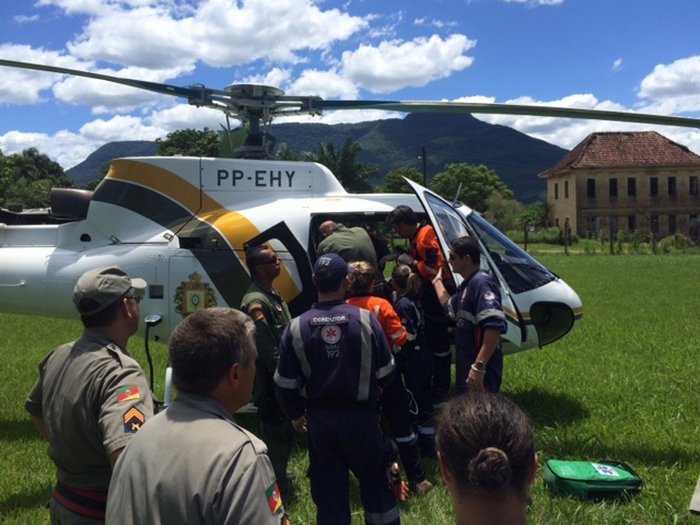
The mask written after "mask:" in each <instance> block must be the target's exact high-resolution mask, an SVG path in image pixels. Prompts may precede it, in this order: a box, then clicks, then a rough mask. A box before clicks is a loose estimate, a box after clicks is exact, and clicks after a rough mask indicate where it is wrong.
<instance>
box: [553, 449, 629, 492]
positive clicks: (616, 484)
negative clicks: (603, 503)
mask: <svg viewBox="0 0 700 525" xmlns="http://www.w3.org/2000/svg"><path fill="white" fill-rule="evenodd" d="M544 482H545V484H547V485H548V486H549V487H550V489H552V490H553V491H554V492H555V493H557V494H571V495H573V496H576V497H579V498H581V499H602V498H615V497H620V496H632V495H635V494H637V493H638V492H639V491H640V490H642V480H641V478H640V477H639V476H638V475H637V473H636V472H635V471H634V470H633V469H632V467H630V466H629V465H627V464H626V463H622V462H619V461H596V462H591V461H564V460H559V459H550V460H547V462H545V464H544Z"/></svg>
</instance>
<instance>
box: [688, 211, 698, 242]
mask: <svg viewBox="0 0 700 525" xmlns="http://www.w3.org/2000/svg"><path fill="white" fill-rule="evenodd" d="M698 224H699V223H698V216H697V214H694V215H691V216H690V217H688V235H690V238H691V239H693V240H694V241H695V242H700V228H698Z"/></svg>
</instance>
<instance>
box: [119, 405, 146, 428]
mask: <svg viewBox="0 0 700 525" xmlns="http://www.w3.org/2000/svg"><path fill="white" fill-rule="evenodd" d="M123 418H124V432H125V433H127V434H135V433H136V432H138V430H139V429H140V428H141V425H143V424H144V423H145V422H146V416H144V415H143V412H141V411H140V410H139V409H138V408H136V407H131V408H130V409H129V410H127V411H126V412H124V416H123Z"/></svg>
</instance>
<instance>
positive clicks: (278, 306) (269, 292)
mask: <svg viewBox="0 0 700 525" xmlns="http://www.w3.org/2000/svg"><path fill="white" fill-rule="evenodd" d="M245 257H246V264H247V265H248V270H249V271H250V276H251V278H252V279H253V282H252V283H251V285H250V287H249V288H248V291H247V292H246V294H245V295H244V296H243V299H242V301H241V310H243V311H244V312H245V313H247V314H248V315H249V316H250V317H251V318H252V319H253V321H254V322H255V342H256V345H257V349H258V359H257V362H256V365H257V369H256V373H255V387H254V390H253V400H254V403H255V406H256V407H257V409H258V421H259V424H260V438H261V439H262V440H263V441H264V442H265V444H266V445H267V448H268V456H269V458H270V461H271V462H272V467H273V468H274V470H275V477H276V478H277V483H278V485H279V488H280V492H281V493H282V498H283V500H284V499H287V498H288V496H289V480H288V479H287V463H288V462H289V456H290V454H291V451H292V445H293V440H294V429H293V428H292V425H291V422H290V421H289V420H288V419H287V418H286V417H285V415H284V413H283V412H282V409H281V408H280V406H279V404H278V403H277V400H276V399H275V393H274V387H273V385H274V382H273V376H274V374H275V369H276V368H277V360H278V358H279V341H280V337H281V336H282V332H283V331H284V328H285V327H286V326H287V323H288V322H289V320H290V319H291V316H290V315H289V309H288V308H287V303H285V302H284V300H283V299H282V297H281V296H280V294H279V292H278V291H277V290H275V289H274V288H273V287H272V283H273V281H274V280H275V279H276V278H277V276H278V275H279V274H280V269H281V267H280V259H279V257H278V256H277V254H276V253H275V252H274V250H272V249H271V248H269V247H268V246H253V247H251V248H249V249H248V250H246V255H245Z"/></svg>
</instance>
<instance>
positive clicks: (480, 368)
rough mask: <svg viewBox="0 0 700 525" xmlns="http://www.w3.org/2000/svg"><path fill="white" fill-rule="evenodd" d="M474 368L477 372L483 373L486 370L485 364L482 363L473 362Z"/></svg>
mask: <svg viewBox="0 0 700 525" xmlns="http://www.w3.org/2000/svg"><path fill="white" fill-rule="evenodd" d="M474 368H475V369H476V370H477V371H479V372H483V371H485V370H486V363H484V362H483V361H474Z"/></svg>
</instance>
